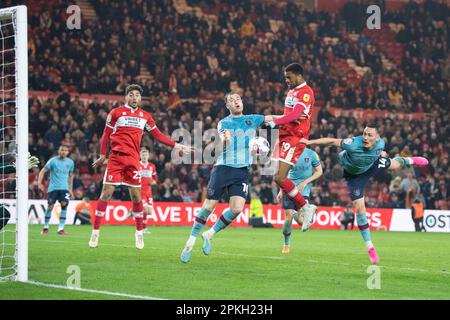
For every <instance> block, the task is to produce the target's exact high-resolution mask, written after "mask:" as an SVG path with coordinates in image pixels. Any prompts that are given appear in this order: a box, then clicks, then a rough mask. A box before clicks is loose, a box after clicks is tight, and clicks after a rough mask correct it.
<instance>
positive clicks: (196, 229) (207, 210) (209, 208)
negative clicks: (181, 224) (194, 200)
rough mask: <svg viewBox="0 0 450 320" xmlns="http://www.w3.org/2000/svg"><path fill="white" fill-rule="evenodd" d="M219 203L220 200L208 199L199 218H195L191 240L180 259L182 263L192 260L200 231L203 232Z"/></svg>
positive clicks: (198, 215) (188, 241)
mask: <svg viewBox="0 0 450 320" xmlns="http://www.w3.org/2000/svg"><path fill="white" fill-rule="evenodd" d="M218 202H219V200H214V199H206V200H205V202H204V203H203V207H202V208H201V209H200V211H199V213H198V214H197V216H195V218H194V224H193V226H192V230H191V235H190V236H189V239H188V240H187V242H186V245H185V246H184V249H183V251H182V252H181V257H180V258H181V261H182V262H184V263H187V262H189V260H190V259H191V255H192V250H193V249H194V245H195V241H196V240H197V237H198V235H199V233H200V230H202V228H203V226H204V225H205V224H206V222H207V221H208V217H209V215H210V214H211V212H213V211H214V208H215V207H216V205H217V203H218Z"/></svg>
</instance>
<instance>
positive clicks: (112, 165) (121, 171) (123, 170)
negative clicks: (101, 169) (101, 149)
mask: <svg viewBox="0 0 450 320" xmlns="http://www.w3.org/2000/svg"><path fill="white" fill-rule="evenodd" d="M103 184H113V185H126V186H129V187H140V186H141V176H140V164H139V159H137V160H136V159H135V158H134V157H132V156H130V155H127V154H124V153H118V152H114V151H113V152H111V153H110V155H109V158H108V165H107V166H106V171H105V176H104V178H103Z"/></svg>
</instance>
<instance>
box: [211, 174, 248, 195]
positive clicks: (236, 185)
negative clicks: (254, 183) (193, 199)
mask: <svg viewBox="0 0 450 320" xmlns="http://www.w3.org/2000/svg"><path fill="white" fill-rule="evenodd" d="M249 178H250V173H249V170H248V168H247V167H243V168H233V167H229V166H215V167H214V168H213V169H212V171H211V178H210V179H209V183H208V190H207V193H206V199H209V200H220V198H221V197H222V195H223V194H224V192H227V194H228V196H230V197H233V196H240V197H242V198H244V199H247V197H248V181H249Z"/></svg>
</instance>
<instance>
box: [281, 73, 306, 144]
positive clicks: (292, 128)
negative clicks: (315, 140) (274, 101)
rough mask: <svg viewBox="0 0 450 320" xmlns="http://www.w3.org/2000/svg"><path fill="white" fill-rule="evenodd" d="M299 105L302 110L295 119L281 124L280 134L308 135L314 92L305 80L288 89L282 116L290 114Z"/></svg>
mask: <svg viewBox="0 0 450 320" xmlns="http://www.w3.org/2000/svg"><path fill="white" fill-rule="evenodd" d="M299 105H300V107H301V108H302V112H301V113H300V115H299V116H298V118H297V120H295V121H293V122H289V123H285V124H283V125H281V128H280V136H301V137H305V138H308V137H309V128H310V119H311V116H312V109H313V106H314V92H313V90H312V89H311V87H310V86H308V85H307V84H306V82H305V83H303V84H301V85H299V86H297V87H295V88H294V89H291V90H289V92H288V94H287V96H286V100H285V102H284V113H283V116H286V115H288V114H290V113H291V112H292V111H293V110H294V108H296V107H298V106H299Z"/></svg>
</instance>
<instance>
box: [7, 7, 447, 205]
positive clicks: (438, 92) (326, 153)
mask: <svg viewBox="0 0 450 320" xmlns="http://www.w3.org/2000/svg"><path fill="white" fill-rule="evenodd" d="M7 2H8V1H7ZM90 3H91V4H92V5H93V7H94V8H95V11H96V14H97V17H98V19H99V21H102V23H95V24H94V23H92V22H89V21H85V20H83V27H82V29H81V30H68V29H67V28H66V25H65V19H66V16H67V14H66V13H65V10H66V8H67V6H68V5H69V2H68V1H65V0H60V1H57V4H55V5H49V8H48V10H49V11H48V12H47V11H44V12H43V13H41V14H39V15H34V16H31V18H30V21H29V22H30V34H31V36H30V37H29V48H30V59H29V65H30V66H29V74H30V76H29V77H30V87H31V89H33V90H50V91H52V92H55V95H54V96H53V97H51V98H49V99H47V100H42V99H39V98H37V97H31V98H30V137H29V145H30V152H31V153H32V154H35V155H37V156H38V157H39V158H40V159H41V162H42V163H45V161H46V160H48V159H49V157H51V156H52V155H53V154H54V153H56V148H57V147H58V146H59V145H60V144H61V143H64V144H68V145H69V146H70V147H71V158H72V159H73V160H74V161H75V162H76V164H77V171H76V179H75V182H74V184H75V185H74V190H76V192H75V193H76V197H77V198H79V199H81V198H82V197H83V196H85V195H86V196H88V197H90V198H91V199H95V198H97V197H98V193H99V190H100V187H101V186H100V183H101V173H102V172H101V171H99V170H98V169H92V168H91V164H92V162H93V160H94V159H96V158H97V157H98V152H99V149H100V148H99V137H100V136H101V133H102V131H103V128H104V123H105V119H106V116H107V113H108V112H109V111H110V110H111V109H112V107H113V104H112V103H111V102H108V101H106V102H104V101H99V100H98V99H94V100H93V101H92V102H90V103H86V102H83V101H82V100H81V99H80V97H79V94H81V93H100V94H119V95H123V92H124V88H125V86H126V85H127V84H129V83H132V82H137V83H140V84H141V85H142V86H143V88H144V96H145V97H147V100H146V103H145V108H146V109H147V110H149V111H150V112H151V113H152V114H153V116H154V118H155V119H157V122H158V126H159V127H160V129H161V131H163V132H164V133H165V134H169V135H170V133H171V132H172V131H173V130H175V129H177V128H185V129H188V130H192V127H193V122H194V121H202V122H203V126H204V128H203V129H204V130H207V129H209V128H215V127H216V125H217V122H218V120H219V119H220V118H223V117H224V116H226V114H227V113H226V109H225V107H224V104H223V101H222V100H221V98H222V97H223V93H224V92H227V91H230V87H231V88H232V89H234V90H237V91H238V92H240V93H241V94H242V95H243V96H244V101H245V105H246V113H261V114H277V113H280V112H281V108H280V106H281V105H282V104H283V100H284V96H285V86H284V84H283V78H282V67H283V66H284V65H286V64H287V63H289V62H291V61H297V62H300V63H301V64H303V65H304V67H305V78H306V79H307V81H308V84H309V85H310V86H311V87H312V88H314V90H315V95H316V97H317V105H318V106H320V107H321V109H320V112H319V115H318V123H317V124H313V127H312V134H311V137H312V138H316V137H319V136H327V135H330V136H338V137H346V136H348V135H356V134H359V133H361V132H362V124H361V123H360V122H357V121H356V120H355V119H354V118H351V117H334V116H332V115H331V113H330V112H329V111H327V110H328V107H329V106H332V107H338V108H343V109H354V108H369V109H379V110H389V111H394V112H405V113H411V112H422V113H423V112H425V113H432V115H431V116H427V117H425V116H424V117H423V119H421V120H420V121H419V120H417V121H413V122H411V121H406V120H403V121H399V120H393V119H380V120H378V124H379V126H380V133H381V135H382V136H383V137H384V138H385V139H386V142H387V143H386V146H387V147H386V149H387V150H388V151H390V155H391V156H394V155H396V154H401V155H403V156H404V155H408V154H423V153H425V155H426V156H428V157H429V158H430V159H431V166H430V167H429V168H427V169H422V170H420V171H416V172H414V176H413V177H411V175H409V177H408V176H406V177H400V178H395V177H390V176H387V175H386V176H381V177H377V179H375V181H374V182H373V187H372V191H371V192H370V194H368V195H367V196H368V201H369V203H370V205H371V206H386V207H387V206H389V207H393V206H394V207H402V206H404V203H403V202H402V201H403V199H404V194H405V192H406V188H407V187H408V188H409V187H410V186H416V187H417V188H418V189H420V190H418V192H419V193H420V194H421V195H422V196H423V197H424V198H425V200H426V202H427V203H426V206H427V207H428V208H432V207H445V206H448V205H449V204H448V203H446V202H445V201H446V200H448V199H450V195H449V193H450V190H449V188H448V186H450V166H449V164H448V155H449V150H450V143H449V142H448V139H447V137H448V135H449V134H450V127H449V126H448V123H449V120H450V119H449V115H448V103H449V101H448V87H449V79H450V56H449V54H448V42H447V39H448V24H445V23H444V25H442V24H441V23H440V21H443V19H445V18H446V17H448V14H447V15H443V13H442V12H443V11H444V10H447V12H448V7H447V6H444V7H445V9H444V7H438V6H439V5H438V4H437V3H436V2H433V1H426V4H425V6H428V7H427V8H431V9H430V10H425V11H423V9H420V8H418V7H417V6H416V5H414V4H408V5H407V6H406V7H405V9H404V10H402V11H400V12H396V13H393V12H388V13H386V15H385V16H386V19H387V20H386V22H395V23H403V24H408V27H407V28H405V29H404V30H403V31H400V32H399V33H398V35H397V41H399V42H401V43H405V44H406V46H407V50H406V51H405V54H404V56H403V60H402V63H401V66H395V65H393V67H392V68H390V69H388V68H386V66H385V65H384V64H383V62H382V60H383V59H382V58H383V50H382V48H379V47H377V46H376V45H374V44H372V43H371V42H370V39H369V38H367V37H364V36H363V35H362V34H361V35H360V36H359V37H358V38H357V40H355V38H353V37H350V36H349V33H348V31H352V28H353V30H357V27H358V26H356V27H355V26H352V25H351V24H350V21H351V20H349V19H348V17H349V16H348V13H349V12H352V11H351V10H360V8H358V4H353V9H352V7H350V9H349V8H348V7H347V8H344V9H343V12H342V13H340V14H329V13H326V12H314V11H308V10H305V9H303V8H301V7H297V6H296V5H294V4H292V3H289V2H288V3H287V4H286V6H285V7H283V6H279V4H276V3H273V2H271V3H269V2H264V1H242V2H240V3H239V4H237V3H236V2H235V1H231V0H227V1H218V0H215V1H198V0H195V1H194V0H190V1H188V3H189V4H190V5H192V6H194V5H195V6H200V8H202V11H203V12H205V13H208V15H213V16H214V17H215V18H216V19H213V21H215V22H211V20H208V19H206V15H205V16H203V17H202V16H198V15H194V14H193V13H192V12H185V13H183V14H182V13H179V12H178V11H177V9H176V7H175V6H174V3H172V1H170V0H156V1H144V0H140V1H139V0H137V1H131V0H126V1H118V0H111V1H107V0H90ZM355 8H356V9H355ZM436 8H438V9H436ZM444 12H445V11H444ZM444 21H445V20H444ZM430 23H431V24H430ZM359 31H360V30H359ZM333 39H335V40H333ZM336 39H337V41H336ZM49 48H52V50H50V49H49ZM346 59H353V60H354V61H355V62H356V64H357V65H359V66H361V67H367V68H366V72H365V73H364V74H363V76H362V77H360V78H359V79H358V80H357V81H353V80H351V79H350V78H349V77H348V73H346V71H345V70H346V69H345V68H344V69H343V68H342V67H341V64H340V63H339V62H342V61H345V60H346ZM141 67H143V68H146V69H147V70H148V71H149V73H150V75H151V76H150V77H142V76H141ZM74 92H77V93H74ZM143 143H144V145H147V146H150V149H151V150H152V159H151V161H152V162H154V163H155V164H156V166H157V171H158V175H159V183H158V184H157V186H156V190H155V200H157V201H201V200H202V199H203V198H204V197H205V187H206V183H207V181H208V177H209V170H210V166H207V165H193V166H186V165H180V166H175V165H174V164H172V163H171V162H170V161H169V159H170V150H169V149H167V148H165V147H164V146H161V145H158V144H154V143H153V142H152V141H151V139H150V138H149V137H148V136H147V137H145V138H144V142H143ZM317 151H318V152H319V154H320V156H321V158H322V161H323V164H324V167H325V174H324V177H323V178H321V179H320V182H319V183H318V185H317V186H316V187H314V188H313V201H315V202H317V203H320V204H322V205H333V204H339V205H341V204H343V203H344V202H345V201H347V200H348V195H347V194H346V193H345V191H342V190H345V188H342V180H341V179H340V178H341V176H342V170H341V169H340V167H339V166H338V165H337V164H336V163H337V161H336V156H337V151H338V150H336V149H330V148H322V149H321V148H318V149H317ZM36 174H37V173H36V172H35V173H34V175H31V176H30V194H31V196H32V197H34V198H41V197H43V196H44V195H42V194H41V193H40V191H38V189H37V186H36V183H35V181H36V179H34V180H33V176H35V175H36ZM252 184H253V186H254V188H255V190H256V191H257V192H258V194H259V195H260V197H261V199H262V200H263V203H273V202H275V201H276V200H275V199H276V192H277V190H276V188H275V185H274V184H273V183H272V181H271V179H270V178H267V177H264V176H263V177H261V176H260V175H259V174H258V170H253V177H252ZM118 193H120V194H116V195H115V196H116V197H123V198H125V199H126V198H127V197H128V195H127V192H125V191H124V190H120V191H118Z"/></svg>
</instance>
